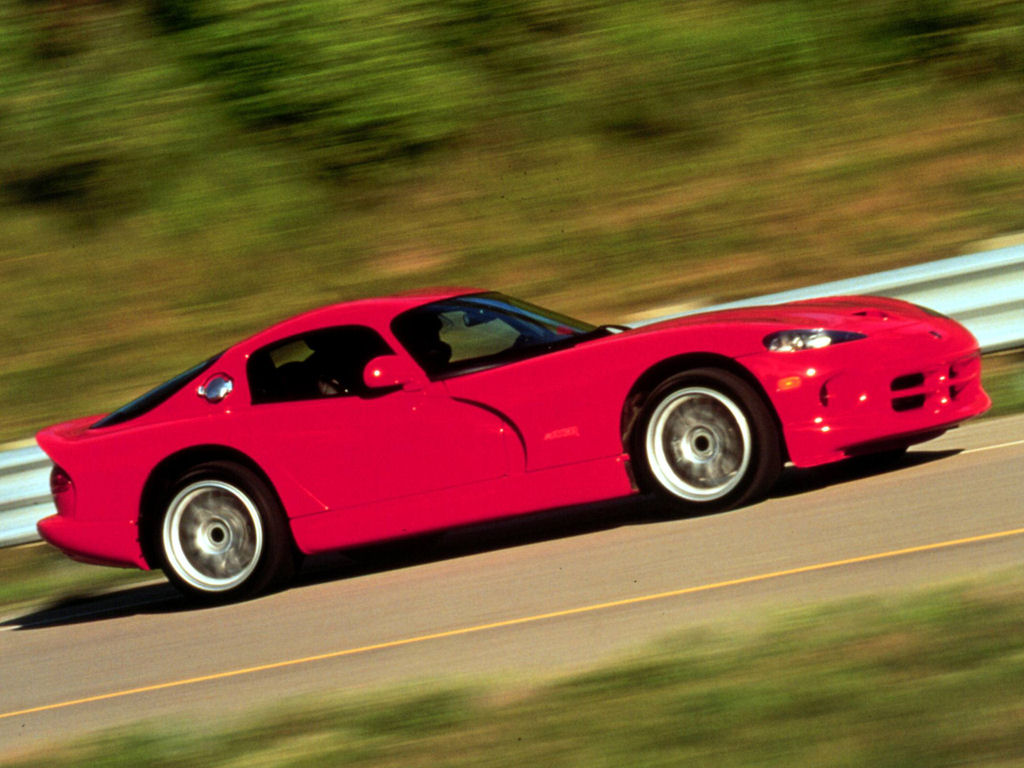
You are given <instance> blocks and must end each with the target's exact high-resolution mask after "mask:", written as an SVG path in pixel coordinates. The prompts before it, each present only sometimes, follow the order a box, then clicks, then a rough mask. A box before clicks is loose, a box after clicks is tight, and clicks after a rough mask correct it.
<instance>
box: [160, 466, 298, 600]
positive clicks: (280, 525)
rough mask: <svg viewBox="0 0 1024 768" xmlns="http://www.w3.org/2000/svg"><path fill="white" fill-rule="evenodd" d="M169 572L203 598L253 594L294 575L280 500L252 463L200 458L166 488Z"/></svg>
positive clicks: (164, 544)
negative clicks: (245, 463)
mask: <svg viewBox="0 0 1024 768" xmlns="http://www.w3.org/2000/svg"><path fill="white" fill-rule="evenodd" d="M159 542H160V552H161V556H162V561H163V570H164V572H165V573H166V574H167V578H168V579H169V580H170V581H171V583H172V584H174V585H175V586H176V587H177V588H178V589H179V590H180V591H182V592H183V593H184V594H185V595H186V596H188V597H190V598H193V599H196V600H200V601H205V602H222V601H227V600H234V599H238V598H242V597H248V596H250V595H253V594H255V593H257V592H259V591H262V590H264V589H266V588H268V587H269V586H270V585H271V584H273V583H275V582H278V581H280V580H282V579H284V578H286V577H287V576H290V575H291V572H292V570H293V567H294V560H293V558H292V556H291V538H290V534H289V531H288V526H287V524H286V522H285V519H284V514H283V511H282V510H281V505H280V503H279V502H278V501H277V497H276V496H275V494H274V493H273V492H272V491H271V490H270V489H269V488H268V487H267V484H266V483H265V482H264V481H263V479H262V478H260V477H259V476H258V475H256V474H255V473H254V472H252V471H251V470H249V469H247V468H245V467H243V466H240V465H237V464H233V463H228V462H211V463H207V464H201V465H199V466H197V467H195V468H193V469H192V470H190V471H189V472H187V473H186V474H185V475H183V476H182V477H181V478H180V479H179V480H178V482H177V483H176V484H175V485H174V486H173V487H172V489H171V491H170V493H169V494H168V495H167V502H166V505H165V508H164V513H163V518H162V522H161V526H160V537H159Z"/></svg>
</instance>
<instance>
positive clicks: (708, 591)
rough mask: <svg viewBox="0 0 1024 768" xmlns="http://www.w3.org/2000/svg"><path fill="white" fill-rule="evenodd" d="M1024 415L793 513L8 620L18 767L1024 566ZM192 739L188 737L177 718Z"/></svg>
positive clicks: (615, 652) (819, 483)
mask: <svg viewBox="0 0 1024 768" xmlns="http://www.w3.org/2000/svg"><path fill="white" fill-rule="evenodd" d="M1022 468H1024V416H1014V417H1009V418H1003V419H996V420H987V421H981V422H977V423H974V424H969V425H967V426H965V427H962V428H961V429H959V430H955V431H953V432H951V433H949V434H947V435H945V436H944V437H942V438H940V439H939V440H936V441H933V442H931V443H927V444H925V445H923V446H919V447H918V448H916V449H914V450H912V452H911V453H910V454H909V455H908V456H907V457H906V458H905V459H903V460H902V461H901V462H900V463H898V464H897V465H895V466H893V467H890V468H887V469H878V468H871V467H868V466H864V465H851V464H844V465H834V466H832V467H826V468H820V469H817V470H812V471H809V470H792V469H790V470H787V471H786V473H785V474H784V475H783V478H782V480H781V481H780V484H779V486H778V487H777V488H776V489H775V491H774V493H773V494H772V497H771V498H769V499H768V500H767V501H764V502H762V503H760V504H757V505H754V506H751V507H747V508H744V509H740V510H736V511H733V512H729V513H725V514H719V515H710V516H706V517H698V518H691V519H684V520H669V521H663V520H660V519H658V517H657V515H656V510H654V509H653V508H652V507H651V506H650V505H649V504H645V503H642V502H636V501H630V502H619V503H610V504H602V505H594V506H590V507H587V508H577V509H573V510H569V511H561V512H559V513H557V514H554V513H545V514H542V515H535V516H530V517H528V518H521V519H518V520H513V521H504V522H500V523H494V524H488V525H485V526H478V527H475V528H474V529H471V530H463V531H459V532H453V533H448V534H445V535H444V536H443V537H441V538H440V539H439V540H435V541H431V542H419V543H417V544H415V545H410V546H404V547H397V548H384V549H380V550H377V551H373V552H367V553H364V557H363V558H361V559H360V560H351V559H348V558H333V559H322V560H320V561H318V562H314V563H312V564H310V566H309V567H308V568H307V569H306V570H305V571H304V572H303V574H302V575H301V576H300V578H299V580H298V582H297V583H296V584H295V585H294V586H293V587H291V588H290V589H288V590H286V591H284V592H280V593H278V594H274V595H269V596H266V597H263V598H261V599H258V600H253V601H250V602H247V603H243V604H238V605H230V606H221V607H217V608H208V609H202V610H196V609H190V608H188V607H187V606H186V605H184V604H183V603H182V601H180V600H179V599H178V598H177V597H176V594H175V593H174V592H173V590H171V589H170V587H168V586H167V585H166V584H162V583H160V584H153V585H147V586H142V587H134V588H131V589H126V590H123V591H121V592H118V593H116V594H113V595H109V596H105V597H101V598H94V599H89V600H83V601H80V602H77V603H74V604H71V605H66V606H56V607H46V608H39V609H36V610H34V611H30V612H24V613H22V614H20V615H16V616H8V617H6V618H4V619H3V620H0V630H3V631H0V756H10V755H11V754H14V753H19V752H22V751H24V750H28V749H35V748H38V747H40V746H43V745H45V744H47V743H49V742H52V741H54V740H63V739H65V738H68V737H73V736H77V735H82V734H85V733H89V732H92V731H95V730H98V729H102V728H117V727H121V726H124V725H126V724H128V723H133V722H136V721H139V720H160V721H161V724H162V725H167V723H168V717H170V718H177V719H178V722H180V723H181V725H182V726H186V725H187V726H188V727H203V726H202V724H206V725H215V724H217V723H218V722H222V720H221V718H220V717H218V716H219V715H221V714H226V715H231V716H235V715H239V714H242V713H245V712H250V711H252V710H253V709H257V710H258V709H259V708H261V707H270V706H273V705H275V704H276V703H278V702H280V701H281V700H282V699H286V698H291V697H294V698H298V699H301V698H302V697H303V696H305V695H308V694H332V695H335V694H341V693H345V692H350V691H358V690H365V689H369V688H377V687H380V686H392V685H400V686H405V687H409V686H416V685H422V684H429V681H432V680H436V679H442V680H464V679H471V680H475V679H480V678H485V679H489V680H498V681H504V682H509V683H512V684H522V683H523V682H524V681H531V680H537V679H542V678H544V677H545V676H548V675H551V674H559V673H563V672H566V671H571V670H575V669H580V668H583V667H589V666H593V665H594V664H596V663H600V662H602V661H605V660H609V659H614V658H616V657H621V656H624V655H628V654H629V653H630V652H632V651H633V650H634V649H637V648H639V647H642V645H643V644H644V643H646V642H649V641H652V640H653V639H655V638H657V637H659V636H661V635H664V634H666V633H669V632H672V631H674V630H678V629H681V628H687V627H692V626H694V625H700V624H714V625H715V626H716V627H717V628H719V629H724V630H725V631H745V630H746V629H748V628H750V627H751V626H752V625H755V624H756V623H758V622H761V621H764V620H766V619H769V618H770V619H771V620H773V621H777V620H779V617H780V616H781V617H783V618H784V617H785V616H786V615H787V614H790V613H791V612H793V611H799V610H801V609H802V608H803V607H805V606H807V605H811V604H816V603H819V602H822V601H826V600H830V599H833V598H836V597H845V596H850V595H857V594H862V593H876V592H884V591H887V590H904V589H907V588H917V587H923V586H927V585H931V584H935V583H941V582H944V581H949V580H959V579H964V578H970V577H972V576H974V575H977V574H983V573H986V572H989V571H993V570H1000V569H1007V568H1014V567H1017V568H1019V567H1020V566H1021V564H1022V563H1024V493H1022V491H1024V476H1022ZM171 722H174V721H173V720H172V721H171Z"/></svg>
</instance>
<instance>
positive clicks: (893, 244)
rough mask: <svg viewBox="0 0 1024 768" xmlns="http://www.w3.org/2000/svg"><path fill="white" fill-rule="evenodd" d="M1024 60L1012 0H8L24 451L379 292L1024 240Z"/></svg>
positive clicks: (2, 222) (7, 222) (757, 270)
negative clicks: (305, 320)
mask: <svg viewBox="0 0 1024 768" xmlns="http://www.w3.org/2000/svg"><path fill="white" fill-rule="evenodd" d="M1022 74H1024V7H1022V6H1020V4H1018V3H1011V2H1005V1H1004V0H917V1H915V2H910V1H909V0H908V1H903V0H837V2H834V3H827V4H822V3H817V2H810V0H694V2H688V3H671V2H665V1H664V0H635V2H631V3H628V4H625V3H613V2H607V1H606V0H505V1H503V2H498V1H497V0H452V2H448V3H442V4H437V3H428V2H426V0H374V1H373V2H354V0H331V1H328V0H291V1H286V0H256V1H255V2H243V1H242V0H0V229H2V231H3V232H4V235H5V236H4V238H3V240H2V243H0V285H2V286H3V287H2V294H0V306H2V307H3V309H2V312H3V315H2V316H0V318H2V323H3V328H4V330H5V331H6V337H7V345H6V356H5V365H4V367H3V369H0V391H2V392H3V406H2V411H3V413H4V421H3V422H0V439H4V438H18V437H24V436H25V435H26V434H27V433H28V432H30V431H31V430H32V429H35V428H38V427H40V426H43V425H44V424H45V423H47V422H50V421H53V420H55V419H58V418H64V417H70V416H72V415H76V414H78V413H80V412H82V411H99V410H107V409H110V408H111V407H114V406H116V405H117V404H118V403H119V402H120V401H123V400H125V399H127V398H128V397H130V396H132V395H134V394H137V393H138V392H140V391H142V390H143V389H145V388H147V387H148V386H150V385H152V384H153V383H155V382H156V381H158V380H160V379H161V378H162V377H164V376H165V375H167V374H170V373H173V372H174V371H176V370H179V369H181V368H183V367H185V366H186V365H188V364H190V363H191V362H193V361H194V360H196V359H199V358H200V357H201V356H202V355H203V354H206V353H208V352H211V351H214V350H215V349H217V348H221V347H223V346H224V345H226V344H227V343H230V342H231V341H233V340H234V339H235V338H237V337H238V336H239V335H240V334H244V333H248V332H251V331H254V330H256V329H257V328H259V327H261V326H263V325H265V324H266V323H268V322H270V321H273V320H275V319H278V318H280V317H282V316H285V315H287V314H289V313H291V312H294V311H296V310H298V309H304V308H308V307H310V306H312V305H315V304H319V303H324V302H327V301H333V300H338V299H343V298H348V297H353V296H357V295H363V294H366V293H370V292H381V291H391V290H395V289H402V288H407V287H412V286H415V285H422V284H424V283H442V282H444V283H457V284H472V283H477V284H481V285H484V286H494V287H498V288H502V289H506V290H510V291H514V292H519V293H521V294H523V295H525V296H526V297H527V298H531V299H534V300H538V301H541V302H548V303H552V304H556V305H558V306H559V307H560V308H563V309H566V310H568V311H570V312H572V313H576V314H581V315H583V316H589V317H592V318H593V319H595V320H614V319H616V317H617V316H620V315H621V314H622V313H625V312H629V311H634V310H636V309H639V308H642V307H650V306H651V305H656V304H665V303H672V304H678V303H679V302H680V301H682V300H684V299H685V298H686V297H687V296H695V297H696V298H697V299H698V300H700V301H704V302H707V301H714V300H716V299H724V298H732V297H736V296H739V295H749V294H753V293H764V292H768V291H771V290H778V289H782V288H785V287H792V286H795V285H799V284H807V283H812V282H819V281H823V280H828V279H834V278H838V277H843V276H849V275H853V274H861V273H864V272H870V271H875V270H878V269H883V268H886V267H891V266H897V265H901V264H905V263H911V262H919V261H923V260H926V259H931V258H939V257H942V256H949V255H953V254H954V253H955V252H956V251H958V250H959V249H961V248H963V247H966V246H967V244H969V243H971V242H972V241H975V240H977V239H980V238H985V237H990V236H992V235H995V234H999V233H1005V232H1012V231H1015V230H1020V229H1024V213H1022V211H1024V148H1022V145H1021V143H1020V141H1019V137H1020V135H1021V129H1022V124H1024V110H1022V109H1021V103H1022V100H1024V79H1022ZM157 350H159V352H157Z"/></svg>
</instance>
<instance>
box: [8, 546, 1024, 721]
mask: <svg viewBox="0 0 1024 768" xmlns="http://www.w3.org/2000/svg"><path fill="white" fill-rule="evenodd" d="M1022 534H1024V528H1015V529H1013V530H1008V531H999V532H997V533H987V534H983V535H981V536H970V537H968V538H964V539H953V540H951V541H941V542H938V543H935V544H923V545H921V546H918V547H907V548H905V549H894V550H891V551H889V552H878V553H875V554H872V555H862V556H860V557H851V558H847V559H845V560H834V561H832V562H827V563H816V564H814V565H805V566H801V567H800V568H790V569H787V570H784V571H774V572H772V573H762V574H758V575H757V576H745V577H743V578H739V579H729V580H727V581H719V582H715V583H713V584H702V585H699V586H696V587H684V588H683V589H674V590H671V591H669V592H658V593H656V594H651V595H640V596H638V597H629V598H626V599H623V600H613V601H611V602H607V603H596V604H594V605H584V606H580V607H578V608H567V609H565V610H561V611H552V612H551V613H540V614H537V615H535V616H522V617H520V618H516V619H505V620H504V621H495V622H492V623H490V624H477V625H474V626H471V627H462V628H460V629H451V630H447V631H445V632H435V633H433V634H429V635H417V636H415V637H406V638H403V639H401V640H389V641H386V642H382V643H374V644H373V645H363V646H360V647H358V648H347V649H345V650H341V651H332V652H330V653H321V654H317V655H315V656H306V657H303V658H300V659H289V660H287V661H277V662H273V663H271V664H261V665H259V666H255V667H245V668H244V669H234V670H230V671H227V672H216V673H214V674H211V675H202V676H200V677H190V678H186V679H183V680H172V681H170V682H166V683H157V684H155V685H145V686H140V687H138V688H129V689H126V690H122V691H112V692H111V693H102V694H99V695H96V696H87V697H85V698H81V699H72V700H69V701H61V702H57V703H55V704H43V705H42V706H38V707H30V708H28V709H20V710H17V711H14V712H3V713H0V720H4V719H7V718H11V717H20V716H23V715H30V714H33V713H36V712H48V711H51V710H55V709H63V708H65V707H74V706H78V705H80V704H91V703H94V702H97V701H106V700H108V699H117V698H122V697H125V696H134V695H137V694H140V693H150V692H152V691H162V690H166V689H168V688H181V687H183V686H186V685H195V684H197V683H206V682H210V681H213V680H225V679H227V678H229V677H241V676H242V675H253V674H256V673H258V672H267V671H269V670H273V669H283V668H285V667H295V666H299V665H300V664H310V663H312V662H315V661H325V660H328V659H339V658H342V657H344V656H355V655H357V654H360V653H369V652H370V651H380V650H385V649H388V648H399V647H401V646H404V645H414V644H416V643H426V642H429V641H431V640H443V639H445V638H449V637H458V636H460V635H469V634H473V633H475V632H484V631H486V630H490V629H501V628H503V627H513V626H517V625H519V624H530V623H533V622H537V621H546V620H548V619H557V618H562V617H564V616H575V615H578V614H581V613H593V612H595V611H603V610H607V609H609V608H620V607H622V606H628V605H637V604H639V603H647V602H651V601H653V600H664V599H666V598H670V597H680V596H683V595H692V594H696V593H698V592H708V591H711V590H713V589H722V588H724V587H735V586H739V585H742V584H754V583H756V582H759V581H768V580H770V579H779V578H782V577H784V576H796V575H798V574H803V573H813V572H814V571H824V570H828V569H830V568H841V567H843V566H847V565H856V564H858V563H868V562H871V561H874V560H885V559H887V558H892V557H900V556H903V555H912V554H915V553H918V552H933V551H935V550H939V549H947V548H949V547H958V546H962V545H964V544H976V543H979V542H983V541H993V540H995V539H1005V538H1009V537H1011V536H1020V535H1022Z"/></svg>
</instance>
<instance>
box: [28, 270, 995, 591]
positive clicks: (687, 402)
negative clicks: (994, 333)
mask: <svg viewBox="0 0 1024 768" xmlns="http://www.w3.org/2000/svg"><path fill="white" fill-rule="evenodd" d="M980 372H981V359H980V356H979V352H978V345H977V342H976V341H975V339H974V337H973V336H971V334H970V333H969V332H968V331H967V330H966V329H964V328H963V327H962V326H960V325H959V324H958V323H956V322H955V321H953V320H951V319H949V318H946V317H944V316H942V315H939V314H937V313H935V312H931V311H929V310H927V309H924V308H921V307H918V306H915V305H913V304H908V303H906V302H903V301H899V300H896V299H887V298H877V297H861V296H845V297H836V298H828V299H817V300H810V301H801V302H795V303H790V304H784V305H777V306H763V307H754V308H746V309H734V310H726V311H717V312H708V313H704V314H697V315H691V316H687V317H683V318H680V319H674V320H668V321H664V322H659V323H655V324H651V325H647V326H644V327H640V328H627V327H624V326H608V325H605V326H594V325H590V324H588V323H585V322H582V321H580V320H575V319H573V318H571V317H566V316H564V315H561V314H558V313H555V312H551V311H548V310H546V309H542V308H540V307H537V306H534V305H532V304H529V303H527V302H524V301H519V300H516V299H513V298H510V297H508V296H505V295H502V294H500V293H493V292H483V291H457V290H446V291H440V290H438V291H433V292H419V293H416V294H405V295H400V296H391V297H386V298H375V299H365V300H360V301H353V302H348V303H343V304H337V305H333V306H329V307H325V308H322V309H318V310H314V311H311V312H307V313H305V314H302V315H299V316H297V317H294V318H291V319H289V320H285V321H284V322H281V323H279V324H277V325H274V326H273V327H271V328H269V329H267V330H265V331H263V332H261V333H258V334H256V335H255V336H252V337H251V338H249V339H246V340H245V341H242V342H240V343H238V344H236V345H234V346H232V347H230V348H228V349H227V350H226V351H224V352H222V353H220V354H217V355H214V356H213V357H210V358H209V359H207V360H205V361H204V362H202V363H200V364H199V365H196V366H195V367H193V368H190V369H189V370H187V371H185V372H184V373H182V374H180V375H178V376H175V377H174V378H172V379H170V380H169V381H167V382H166V383H164V384H161V385H160V386H158V387H156V388H155V389H153V390H152V391H150V392H148V393H146V394H144V395H142V396H141V397H139V398H138V399H136V400H133V401H132V402H130V403H128V404H127V405H125V406H123V407H121V408H119V409H117V410H115V411H113V412H112V413H109V414H106V415H104V416H102V417H97V416H92V417H88V418H82V419H77V420H74V421H70V422H66V423H63V424H58V425H56V426H53V427H50V428H48V429H45V430H43V431H42V432H40V433H39V435H38V442H39V444H40V446H41V447H42V448H43V450H44V451H45V452H46V453H47V454H48V455H49V456H50V458H51V459H52V460H53V462H54V468H53V471H52V475H51V490H52V493H53V497H54V501H55V505H56V508H57V514H55V515H52V516H50V517H47V518H45V519H43V520H42V521H41V522H40V523H39V531H40V533H41V535H42V536H43V538H44V539H46V540H47V541H49V542H50V543H52V544H53V545H55V546H57V547H58V548H60V549H61V550H63V551H64V552H65V553H67V554H68V555H70V556H71V557H73V558H75V559H78V560H82V561H85V562H91V563H99V564H107V565H120V566H129V567H132V566H134V567H139V568H143V569H150V568H161V569H163V571H164V572H165V573H166V575H167V577H168V579H169V580H170V581H171V582H172V583H173V584H174V585H175V586H176V587H178V588H179V589H180V590H181V591H182V592H184V593H185V594H186V595H187V596H189V597H192V598H194V599H198V600H200V601H207V602H215V601H223V600H229V599H237V598H241V597H245V596H250V595H253V594H256V593H258V592H260V591H263V590H266V589H268V588H270V587H271V586H272V585H276V584H280V583H281V582H282V581H283V580H284V579H286V578H287V577H288V576H289V575H290V574H291V573H292V571H293V570H294V568H295V567H296V564H297V562H298V561H299V558H301V556H302V555H309V554H314V553H319V552H324V551H328V550H336V549H341V548H346V547H354V546H356V545H362V544H367V543H371V542H379V541H384V540H389V539H397V538H401V537H407V536H413V535H416V534H421V533H424V532H428V531H435V530H440V529H445V528H449V527H452V526H457V525H462V524H466V523H471V522H474V521H479V520H483V519H488V518H496V517H502V516H508V515H516V514H521V513H526V512H531V511H536V510H541V509H549V508H555V507H562V506H567V505H575V504H581V503H585V502H591V501H596V500H601V499H610V498H614V497H619V496H626V495H629V494H633V493H640V492H643V493H649V494H653V495H655V496H657V497H660V499H661V502H660V504H659V506H658V508H659V509H664V510H665V511H666V512H668V513H670V514H687V513H692V512H696V511H704V510H724V509H728V508H731V507H735V506H737V505H741V504H746V503H750V502H752V501H755V500H757V499H758V498H760V497H762V496H763V495H764V494H765V493H766V492H767V491H768V490H769V489H770V487H771V486H772V484H773V483H774V482H775V480H776V478H777V477H778V476H779V473H780V471H781V469H782V467H783V465H784V463H785V462H787V461H788V462H792V464H794V465H796V466H798V467H811V466H815V465H819V464H825V463H827V462H833V461H838V460H841V459H844V458H847V457H851V456H857V455H862V454H872V453H875V454H884V455H887V456H890V455H893V454H898V453H899V452H901V451H904V450H906V448H907V447H908V446H910V445H912V444H914V443H918V442H921V441H924V440H928V439H930V438H933V437H935V436H937V435H939V434H941V433H942V432H944V431H945V430H947V429H949V428H951V427H953V426H955V425H957V424H959V423H960V422H962V421H964V420H965V419H968V418H970V417H972V416H975V415H977V414H979V413H981V412H983V411H984V410H985V409H986V408H988V406H989V405H990V400H989V398H988V396H987V395H986V394H985V392H984V390H983V389H982V386H981V382H980Z"/></svg>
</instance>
